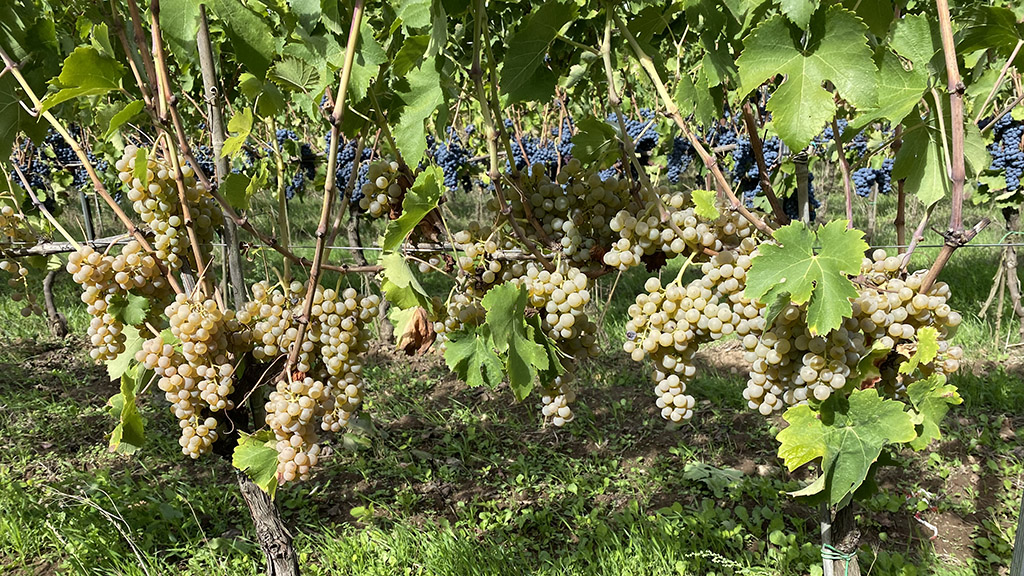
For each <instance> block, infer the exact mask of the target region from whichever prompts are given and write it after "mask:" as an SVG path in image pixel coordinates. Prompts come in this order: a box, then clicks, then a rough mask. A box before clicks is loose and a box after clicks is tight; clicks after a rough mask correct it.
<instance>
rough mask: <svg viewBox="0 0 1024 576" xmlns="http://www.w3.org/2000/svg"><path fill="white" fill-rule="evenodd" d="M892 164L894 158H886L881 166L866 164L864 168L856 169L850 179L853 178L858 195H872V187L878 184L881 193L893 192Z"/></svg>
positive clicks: (862, 196) (864, 196)
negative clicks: (872, 166)
mask: <svg viewBox="0 0 1024 576" xmlns="http://www.w3.org/2000/svg"><path fill="white" fill-rule="evenodd" d="M892 165H893V160H892V158H886V159H885V160H883V161H882V167H881V168H871V167H870V166H865V167H864V168H858V169H856V170H854V171H853V174H851V175H850V179H851V180H853V185H854V189H855V190H856V192H857V196H860V197H861V198H867V197H868V196H870V195H871V189H872V188H873V187H874V186H876V185H877V186H878V193H879V194H888V193H889V192H891V191H892Z"/></svg>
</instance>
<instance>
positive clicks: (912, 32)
mask: <svg viewBox="0 0 1024 576" xmlns="http://www.w3.org/2000/svg"><path fill="white" fill-rule="evenodd" d="M937 32H938V29H937V27H933V26H932V22H931V21H930V20H929V17H928V15H927V14H907V15H905V16H903V17H902V18H900V19H899V20H897V21H896V23H895V24H894V28H893V31H892V40H890V41H889V47H890V48H892V49H893V50H895V51H896V53H897V54H899V55H900V56H903V57H904V58H906V59H907V60H910V61H911V62H913V63H914V67H915V68H922V69H924V68H925V67H926V66H928V62H930V61H931V59H932V56H935V53H936V52H937V51H938V50H939V48H940V46H941V44H940V40H939V38H938V34H937Z"/></svg>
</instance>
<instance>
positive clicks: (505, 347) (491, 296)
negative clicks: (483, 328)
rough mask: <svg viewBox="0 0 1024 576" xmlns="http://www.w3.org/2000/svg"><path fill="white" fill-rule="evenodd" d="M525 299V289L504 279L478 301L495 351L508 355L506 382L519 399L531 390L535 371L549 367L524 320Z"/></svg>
mask: <svg viewBox="0 0 1024 576" xmlns="http://www.w3.org/2000/svg"><path fill="white" fill-rule="evenodd" d="M526 300H527V296H526V288H523V287H520V286H516V285H515V284H512V283H510V282H506V283H504V284H499V285H498V286H495V287H493V288H491V289H490V290H489V291H488V292H487V294H486V295H485V296H484V298H483V300H482V302H481V304H483V307H484V310H486V311H487V314H486V316H485V318H486V321H487V327H488V329H489V330H490V332H491V340H492V341H493V343H494V347H495V350H496V351H497V352H498V353H499V354H505V353H507V354H508V361H507V364H506V367H507V369H508V381H509V385H510V386H511V387H512V391H513V392H514V393H515V395H516V398H517V399H518V400H520V401H522V400H523V399H524V398H526V397H527V396H529V395H530V391H532V390H533V381H534V377H535V376H536V374H537V372H538V371H544V370H547V369H548V354H547V351H546V350H545V349H544V347H543V346H541V345H540V344H537V343H536V342H535V341H534V334H533V327H531V326H529V325H528V324H527V323H526Z"/></svg>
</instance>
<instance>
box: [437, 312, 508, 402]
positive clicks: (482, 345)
mask: <svg viewBox="0 0 1024 576" xmlns="http://www.w3.org/2000/svg"><path fill="white" fill-rule="evenodd" d="M486 332H487V330H486V329H484V328H482V327H481V328H478V329H477V330H462V331H459V332H454V333H452V334H450V335H449V337H448V338H449V339H448V342H447V343H446V344H445V349H444V362H445V364H447V365H448V368H449V369H451V371H452V372H455V374H457V375H458V376H459V378H462V380H463V381H464V382H465V383H466V384H469V385H470V386H472V387H474V388H475V387H478V386H487V387H489V388H494V387H496V386H497V385H498V384H501V381H502V376H503V374H504V371H505V366H504V364H503V363H502V361H501V358H498V355H497V354H495V353H494V344H493V342H491V339H490V338H489V337H488V336H487V334H486Z"/></svg>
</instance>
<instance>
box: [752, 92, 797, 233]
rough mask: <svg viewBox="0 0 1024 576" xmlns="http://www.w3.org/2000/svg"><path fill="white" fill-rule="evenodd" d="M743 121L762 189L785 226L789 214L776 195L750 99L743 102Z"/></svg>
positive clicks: (775, 213)
mask: <svg viewBox="0 0 1024 576" xmlns="http://www.w3.org/2000/svg"><path fill="white" fill-rule="evenodd" d="M743 123H744V124H745V125H746V127H747V137H748V138H749V139H750V148H751V149H752V150H753V152H754V161H755V162H757V171H758V173H759V174H758V176H760V179H761V190H763V191H764V194H765V196H766V197H767V198H768V203H769V204H771V207H772V214H773V215H774V216H775V220H776V221H777V222H778V223H779V224H781V225H783V226H785V225H786V224H789V216H786V211H785V210H783V209H782V203H780V202H779V198H778V196H776V195H775V189H774V188H772V180H771V177H770V175H769V174H768V165H767V164H766V163H765V161H764V143H763V142H762V141H761V135H760V134H758V133H757V123H756V121H755V120H754V111H753V109H752V108H751V106H750V102H749V101H744V102H743Z"/></svg>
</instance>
